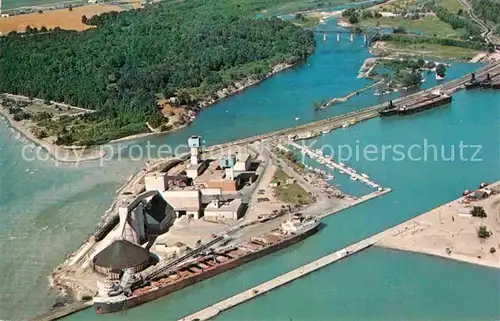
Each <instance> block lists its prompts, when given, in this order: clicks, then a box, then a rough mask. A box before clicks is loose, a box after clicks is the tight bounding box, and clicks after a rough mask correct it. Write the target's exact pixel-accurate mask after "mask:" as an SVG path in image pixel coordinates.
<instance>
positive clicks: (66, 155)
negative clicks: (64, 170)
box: [0, 105, 106, 163]
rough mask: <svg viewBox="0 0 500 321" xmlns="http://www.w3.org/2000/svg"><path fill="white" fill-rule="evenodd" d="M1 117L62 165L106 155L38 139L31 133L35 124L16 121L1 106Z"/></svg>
mask: <svg viewBox="0 0 500 321" xmlns="http://www.w3.org/2000/svg"><path fill="white" fill-rule="evenodd" d="M0 115H1V116H3V117H5V118H6V119H7V121H8V122H9V125H10V126H11V127H12V128H14V129H15V130H17V131H18V132H20V133H21V134H22V135H23V136H25V137H26V138H27V139H29V140H30V141H32V142H33V143H35V144H36V145H38V146H39V147H41V148H43V149H45V151H46V152H47V153H48V154H49V155H50V156H51V157H52V158H53V159H54V160H56V161H58V162H62V163H79V162H84V161H90V160H97V159H100V158H102V157H104V156H105V155H106V153H105V152H104V151H103V150H97V149H95V148H94V149H91V148H85V147H61V146H57V145H55V144H52V143H51V142H49V141H48V140H46V139H38V138H36V137H35V136H34V135H33V134H32V133H31V131H30V129H29V126H32V125H33V124H32V123H31V122H30V121H26V120H23V121H15V120H14V119H13V117H12V115H10V114H9V112H8V111H7V110H6V109H5V108H3V106H1V105H0Z"/></svg>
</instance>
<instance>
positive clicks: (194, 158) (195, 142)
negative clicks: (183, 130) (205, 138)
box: [188, 135, 201, 165]
mask: <svg viewBox="0 0 500 321" xmlns="http://www.w3.org/2000/svg"><path fill="white" fill-rule="evenodd" d="M188 146H189V148H190V149H191V165H198V164H199V162H200V146H201V136H196V135H193V136H191V137H189V139H188Z"/></svg>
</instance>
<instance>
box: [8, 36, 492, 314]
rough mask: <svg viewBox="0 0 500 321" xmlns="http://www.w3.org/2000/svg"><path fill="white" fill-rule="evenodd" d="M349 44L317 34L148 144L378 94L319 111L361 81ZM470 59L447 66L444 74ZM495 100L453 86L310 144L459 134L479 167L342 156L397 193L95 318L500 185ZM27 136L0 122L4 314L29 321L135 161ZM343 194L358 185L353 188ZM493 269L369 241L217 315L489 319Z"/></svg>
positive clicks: (261, 274) (221, 135)
mask: <svg viewBox="0 0 500 321" xmlns="http://www.w3.org/2000/svg"><path fill="white" fill-rule="evenodd" d="M346 40H347V39H343V41H341V42H340V43H337V42H333V41H330V42H327V43H326V44H324V43H323V42H320V39H319V38H318V47H317V52H316V53H315V54H314V55H313V56H312V57H311V58H310V59H309V60H308V61H307V62H306V63H304V64H302V65H300V66H297V67H295V68H292V69H290V70H288V71H285V72H283V73H280V74H279V75H276V76H275V77H272V78H271V79H269V80H267V81H265V82H263V83H261V84H260V85H257V86H255V87H252V88H249V89H248V90H246V91H245V92H244V93H242V94H240V95H237V96H234V97H231V98H230V99H227V100H224V101H222V102H220V103H218V104H217V105H215V106H213V107H212V108H209V109H207V110H206V111H204V112H202V113H201V114H200V115H199V117H198V119H197V120H196V121H195V122H194V124H193V125H192V126H190V127H187V128H185V129H183V130H181V131H178V132H176V133H173V134H171V135H168V136H165V137H159V138H154V139H151V140H150V141H151V143H152V144H157V145H158V144H169V145H176V144H179V143H184V142H185V140H186V139H187V137H188V136H189V135H191V134H194V133H196V134H201V135H203V136H204V139H205V141H206V143H207V144H209V145H211V144H216V143H220V142H224V141H228V140H232V139H237V138H242V137H246V136H250V135H254V134H260V133H264V132H267V131H270V130H276V129H279V128H283V127H288V126H293V125H294V124H300V123H305V122H308V121H311V120H315V119H319V118H324V117H328V116H332V115H338V114H342V113H345V112H347V111H351V110H354V109H358V108H362V107H366V106H369V105H372V104H375V103H377V102H379V101H380V97H376V96H373V95H372V93H370V92H367V93H365V94H362V95H359V96H357V97H355V98H353V99H352V100H349V101H348V102H346V103H344V104H340V105H337V106H334V107H332V108H329V109H327V110H325V111H320V112H314V110H313V108H312V103H313V102H314V101H317V100H321V99H331V98H333V97H338V96H344V95H346V94H348V93H349V92H351V91H354V90H356V89H359V88H362V87H364V86H365V85H367V84H369V83H370V81H368V80H360V79H356V73H357V71H358V69H359V67H360V65H361V63H362V62H363V60H364V59H365V58H367V57H369V56H370V54H369V53H368V52H367V50H366V49H365V48H363V47H362V38H358V39H356V41H355V42H354V43H350V42H348V41H346ZM477 67H478V65H472V64H466V63H454V64H453V67H452V68H451V69H450V70H449V71H448V74H447V77H448V78H450V79H451V78H455V77H458V76H460V75H463V74H466V73H468V72H470V71H471V70H474V69H475V68H477ZM430 83H431V80H429V81H428V82H426V85H427V84H429V85H430ZM386 98H387V97H386ZM386 98H384V99H386ZM498 98H499V97H498V93H493V92H491V91H484V92H482V91H478V92H461V93H459V94H456V95H455V96H454V101H453V103H452V104H451V106H448V107H443V108H440V109H436V110H433V111H430V112H426V113H422V114H418V115H415V116H411V117H405V118H391V119H373V120H371V121H368V122H365V123H363V124H359V125H357V126H354V127H351V128H348V129H346V130H339V131H335V132H333V133H331V134H329V135H327V136H323V137H321V138H320V142H318V143H322V144H324V143H328V144H331V145H336V144H356V140H359V141H360V144H370V143H371V144H382V143H391V142H392V143H396V142H397V143H401V144H413V143H415V142H420V141H421V140H423V139H424V138H428V139H429V140H431V141H433V142H434V143H436V144H437V143H441V144H445V145H450V144H456V143H457V142H458V141H459V140H460V139H462V140H464V141H468V142H469V143H471V144H472V143H474V144H477V143H481V144H483V145H484V146H483V152H482V157H483V161H482V162H479V163H471V162H453V163H451V162H444V161H437V162H422V163H415V162H409V161H404V162H390V161H389V162H364V161H359V162H356V161H352V162H348V163H349V165H350V166H352V167H354V168H356V169H359V170H361V171H363V172H365V173H368V174H369V175H370V176H371V177H373V179H374V180H375V181H376V182H379V183H381V184H383V185H385V186H389V187H392V188H394V192H393V193H391V194H389V195H386V196H384V197H382V198H380V199H377V200H374V201H372V202H370V203H367V204H363V205H361V206H359V207H356V208H353V209H351V210H349V211H345V212H343V213H341V214H339V215H335V216H332V217H330V218H328V219H326V220H325V223H326V224H327V228H325V229H323V230H322V231H321V232H320V233H319V234H318V235H316V236H314V237H312V238H310V239H308V240H306V241H305V242H302V243H301V244H298V245H297V246H294V247H292V248H289V249H286V250H285V251H282V252H280V253H275V254H273V255H271V256H269V257H267V258H264V259H262V260H259V261H258V262H253V263H250V264H249V265H247V266H245V268H239V269H236V270H234V271H231V272H229V273H226V274H224V275H222V276H219V277H216V278H214V279H211V280H207V281H205V282H202V283H200V284H198V285H196V286H193V287H190V288H188V289H185V290H183V291H180V292H178V293H175V294H173V295H171V296H169V297H168V298H164V299H161V300H157V301H156V302H153V303H151V304H148V305H145V306H142V307H139V308H137V309H133V310H130V311H126V312H124V313H120V314H114V315H106V316H103V317H102V320H174V319H176V318H178V317H181V316H183V315H185V314H188V313H190V312H194V311H196V310H198V309H200V308H202V307H204V306H206V305H208V304H210V303H214V302H216V301H218V300H221V299H223V298H225V297H227V296H229V295H231V294H234V293H237V292H238V291H241V290H244V289H246V288H248V287H249V286H252V285H255V284H258V283H260V282H263V281H266V280H268V279H270V278H271V277H273V276H277V275H279V274H281V273H284V272H286V271H289V270H290V269H292V268H295V267H297V266H300V265H302V264H304V263H307V262H309V261H311V260H313V259H315V258H317V257H320V256H322V255H325V254H327V253H330V252H331V251H334V250H336V249H339V248H341V247H343V246H345V245H347V244H350V243H352V242H355V241H357V240H360V239H362V238H364V237H366V236H369V235H371V234H372V233H375V232H378V231H380V230H383V229H385V228H386V227H388V226H390V225H393V224H396V223H398V222H401V221H403V220H405V219H407V218H409V217H412V216H414V215H416V214H418V213H420V212H422V211H425V210H427V209H429V208H431V207H433V206H436V205H438V204H440V203H443V202H445V201H448V200H451V199H453V198H455V197H456V196H458V195H459V193H461V191H462V190H463V189H465V188H473V187H474V186H476V185H477V184H478V183H479V181H482V180H486V181H491V180H495V179H498V178H499V177H500V175H499V173H498V159H499V151H498V148H499V144H498V136H499V135H498V128H499V125H500V124H499V118H500V117H499V112H498V110H499V107H500V106H499V103H498V101H499V99H498ZM296 117H298V118H299V120H298V121H297V120H295V118H296ZM139 143H140V144H145V143H146V140H141V141H139ZM26 144H27V142H26V141H23V140H22V139H19V136H18V134H16V133H13V131H12V130H11V129H9V128H8V127H7V125H6V124H5V123H4V122H0V169H1V172H0V182H1V184H0V191H1V193H0V218H1V222H2V224H0V257H1V260H0V269H1V271H2V273H1V274H0V296H1V298H0V319H9V320H21V319H25V318H27V317H29V316H32V315H33V314H35V313H37V312H39V311H40V310H43V309H45V308H47V307H48V306H50V305H51V304H52V303H53V302H54V299H55V297H56V294H55V293H54V291H51V290H50V289H49V287H48V284H47V276H48V275H49V274H50V273H51V271H52V269H53V268H54V267H55V266H56V265H57V264H58V263H59V262H60V261H61V260H62V259H63V258H64V255H65V254H66V253H67V252H70V251H71V250H73V249H75V248H77V247H78V246H79V244H80V243H81V242H82V240H83V239H84V238H85V237H86V236H87V235H88V234H90V233H91V231H92V229H93V227H94V226H95V224H96V223H97V221H98V220H99V217H100V216H101V215H102V213H103V212H104V211H105V210H106V208H107V207H108V206H109V204H110V203H111V201H112V198H113V196H114V194H115V191H116V189H117V188H119V186H120V185H121V184H122V183H123V182H124V181H125V180H126V179H127V178H128V177H129V176H130V175H131V174H133V173H134V172H135V171H137V170H138V169H139V168H140V167H141V166H142V165H143V163H144V161H137V162H134V161H130V160H128V161H125V160H122V161H118V160H116V159H115V160H113V161H110V162H107V163H106V164H105V166H99V163H98V162H90V163H85V164H80V166H78V167H74V166H72V165H60V166H58V167H55V166H54V163H53V162H52V161H50V160H48V161H34V162H28V161H24V160H22V159H21V158H20V155H21V152H22V149H23V147H24V146H25V145H26ZM129 144H130V143H129ZM340 180H341V178H339V182H338V184H340V185H345V186H346V188H347V186H348V185H349V184H354V183H352V182H350V181H348V180H347V181H346V182H343V181H340ZM336 183H337V182H336ZM349 188H352V190H353V193H354V192H355V190H356V189H357V188H359V189H360V190H359V193H362V192H364V191H363V190H362V189H363V188H364V187H363V186H361V185H359V184H354V185H352V186H351V187H349ZM347 266H348V267H347ZM429 271H433V272H434V273H435V274H430V273H429ZM499 277H500V275H499V274H498V272H497V271H495V270H491V269H485V268H480V267H476V266H470V265H464V264H460V263H456V262H448V261H442V260H440V259H436V258H428V257H424V256H420V255H412V254H407V253H398V252H392V251H387V250H381V249H370V250H368V251H366V252H365V253H363V254H361V255H357V256H355V257H353V258H350V259H348V260H345V261H344V262H342V263H340V264H335V265H333V266H331V267H329V268H327V269H324V270H322V271H321V272H319V273H317V274H314V275H311V276H310V277H307V278H304V279H303V280H300V281H298V282H296V283H293V284H291V285H289V286H286V287H284V288H282V289H280V290H278V291H275V292H273V293H270V294H268V295H266V296H264V297H262V298H260V299H257V300H255V301H253V302H250V303H248V304H245V305H242V306H241V307H240V308H237V309H234V310H233V311H230V312H228V314H226V315H224V314H223V315H222V316H221V317H220V318H222V319H224V318H229V319H232V320H234V319H235V318H238V319H272V320H289V319H290V318H293V319H297V320H299V319H300V320H317V319H330V318H331V317H332V316H337V317H338V318H339V319H349V318H350V319H358V320H359V319H370V318H372V319H376V318H375V317H378V318H379V319H380V320H389V319H394V320H402V319H423V320H430V319H433V318H434V319H436V320H437V319H439V320H443V319H456V318H458V317H459V316H460V317H462V319H469V320H470V319H471V318H470V317H469V316H474V318H473V319H474V320H476V319H477V320H479V319H484V320H494V319H498V317H499V311H498V307H497V304H498V302H499V294H498V288H499V286H500V283H499ZM349 280H351V282H348V281H349ZM453 284H454V285H453ZM305 293H307V295H305ZM472 293H488V295H481V296H476V295H472ZM313 298H314V302H317V303H316V304H315V305H312V304H311V303H312V302H311V301H310V300H312V299H313ZM268 300H271V301H273V302H269V301H268ZM479 300H480V301H479ZM290 302H294V304H290ZM431 302H432V303H434V304H432V305H431ZM395 303H396V304H395ZM431 306H432V308H430V307H431ZM299 310H300V311H302V310H303V311H302V312H300V311H299ZM254 316H255V318H254ZM68 319H74V320H93V319H95V315H94V314H93V313H92V312H91V311H83V312H81V313H78V314H75V315H73V316H70V317H68ZM100 319H101V317H100Z"/></svg>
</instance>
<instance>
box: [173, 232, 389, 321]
mask: <svg viewBox="0 0 500 321" xmlns="http://www.w3.org/2000/svg"><path fill="white" fill-rule="evenodd" d="M382 237H383V234H382V233H380V234H377V235H374V236H372V237H369V238H367V239H364V240H362V241H360V242H358V243H355V244H352V245H350V246H348V247H346V248H344V249H342V250H339V251H337V252H334V253H332V254H329V255H327V256H324V257H322V258H320V259H318V260H316V261H313V262H311V263H309V264H306V265H304V266H301V267H299V268H297V269H295V270H293V271H291V272H288V273H285V274H283V275H280V276H278V277H277V278H275V279H272V280H270V281H267V282H264V283H262V284H260V285H257V286H255V287H253V288H251V289H248V290H246V291H244V292H241V293H239V294H236V295H235V296H232V297H230V298H228V299H226V300H224V301H221V302H218V303H216V304H214V305H211V306H209V307H207V308H205V309H203V310H201V311H198V312H196V313H194V314H191V315H189V316H186V317H184V318H181V319H179V320H178V321H195V320H199V321H203V320H209V319H211V318H213V317H215V316H217V315H218V314H219V313H221V312H223V311H225V310H228V309H231V308H232V307H235V306H237V305H239V304H241V303H244V302H246V301H249V300H251V299H253V298H255V297H257V296H259V295H261V294H264V293H267V292H269V291H271V290H273V289H275V288H277V287H279V286H282V285H284V284H287V283H289V282H292V281H293V280H296V279H298V278H301V277H303V276H304V275H307V274H309V273H311V272H314V271H316V270H319V269H321V268H322V267H325V266H327V265H329V264H332V263H334V262H337V261H339V260H341V259H343V258H346V257H348V256H350V255H352V254H354V253H357V252H360V251H362V250H364V249H366V248H368V247H370V246H372V245H373V244H375V243H377V242H378V241H379V240H380V239H381V238H382Z"/></svg>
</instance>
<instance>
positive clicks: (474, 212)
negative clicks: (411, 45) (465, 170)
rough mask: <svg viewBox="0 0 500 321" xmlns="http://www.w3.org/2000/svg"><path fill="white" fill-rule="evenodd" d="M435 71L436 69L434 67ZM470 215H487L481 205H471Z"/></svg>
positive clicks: (481, 216)
mask: <svg viewBox="0 0 500 321" xmlns="http://www.w3.org/2000/svg"><path fill="white" fill-rule="evenodd" d="M436 71H437V69H436ZM471 214H472V216H474V217H480V218H485V217H487V216H488V215H487V214H486V211H485V210H484V208H483V207H482V206H473V207H472V211H471Z"/></svg>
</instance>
